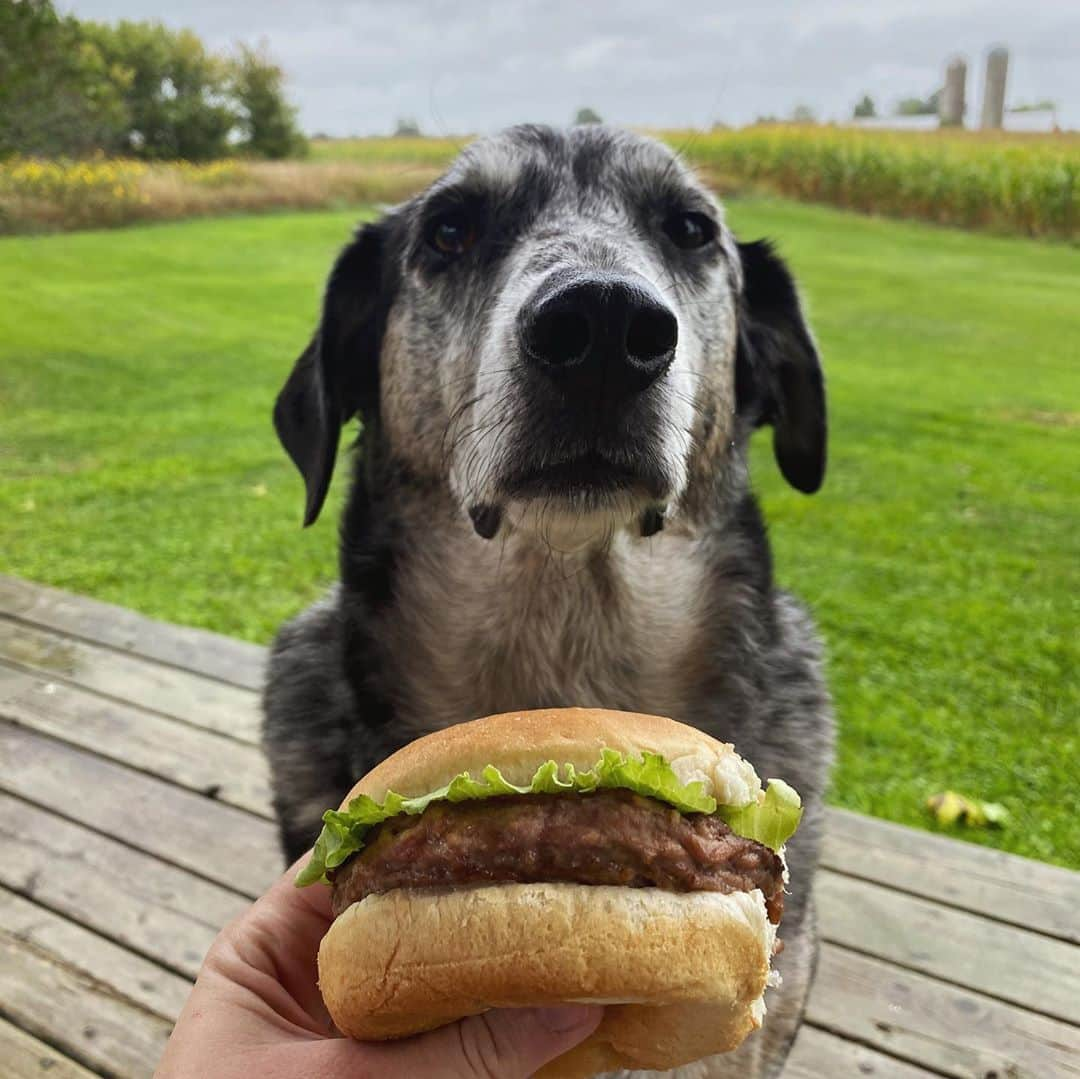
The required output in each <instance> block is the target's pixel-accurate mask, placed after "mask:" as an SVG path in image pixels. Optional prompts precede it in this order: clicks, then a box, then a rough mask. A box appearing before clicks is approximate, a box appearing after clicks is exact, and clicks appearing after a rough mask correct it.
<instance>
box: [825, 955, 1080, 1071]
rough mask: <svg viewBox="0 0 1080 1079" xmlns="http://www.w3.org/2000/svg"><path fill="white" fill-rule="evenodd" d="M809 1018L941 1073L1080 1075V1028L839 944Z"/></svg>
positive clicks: (828, 961)
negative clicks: (893, 964)
mask: <svg viewBox="0 0 1080 1079" xmlns="http://www.w3.org/2000/svg"><path fill="white" fill-rule="evenodd" d="M806 1017H807V1021H808V1022H811V1023H814V1024H815V1025H817V1026H820V1027H823V1028H824V1029H826V1030H829V1031H831V1032H832V1033H834V1034H838V1035H840V1036H841V1037H843V1038H847V1039H849V1040H851V1041H855V1042H861V1043H862V1044H864V1045H869V1046H872V1047H873V1048H876V1049H879V1050H881V1051H882V1052H886V1053H888V1054H890V1055H891V1056H896V1057H900V1058H902V1059H904V1060H909V1061H912V1062H916V1063H918V1064H920V1065H922V1066H924V1067H928V1068H932V1069H933V1070H934V1071H936V1072H939V1073H941V1074H942V1075H949V1076H956V1077H957V1079H967V1077H969V1076H973V1075H978V1076H983V1075H991V1074H996V1075H1000V1076H1010V1077H1011V1079H1025V1077H1030V1079H1039V1077H1042V1076H1047V1075H1058V1076H1063V1077H1064V1076H1070V1075H1071V1076H1080V1030H1078V1029H1077V1028H1076V1027H1074V1026H1069V1025H1068V1024H1066V1023H1060V1022H1058V1021H1057V1020H1054V1019H1047V1018H1046V1017H1045V1016H1041V1015H1035V1014H1034V1013H1032V1012H1029V1011H1024V1010H1022V1009H1020V1008H1017V1007H1014V1006H1013V1005H1011V1004H1003V1003H1001V1002H1000V1001H997V1000H993V999H991V998H990V997H985V996H981V995H979V994H976V993H972V992H970V991H968V990H966V989H959V988H956V987H955V986H951V985H946V984H945V983H943V982H940V981H936V980H935V979H933V978H928V977H926V976H925V975H922V974H914V973H912V972H911V971H905V970H901V969H900V968H899V967H895V966H891V965H890V964H888V963H884V962H882V961H881V960H879V959H871V958H870V957H868V956H864V955H859V954H857V953H855V952H849V951H846V950H845V949H843V948H839V947H837V946H836V945H835V944H825V945H823V946H822V949H821V956H820V960H819V966H818V973H817V979H816V981H815V982H814V988H813V991H812V992H811V994H810V1003H809V1006H808V1008H807V1012H806Z"/></svg>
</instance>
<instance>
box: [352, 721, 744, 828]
mask: <svg viewBox="0 0 1080 1079" xmlns="http://www.w3.org/2000/svg"><path fill="white" fill-rule="evenodd" d="M604 749H613V750H616V751H617V752H619V753H622V754H623V755H624V756H633V757H640V756H641V754H642V753H643V752H649V753H659V754H661V755H662V756H663V757H664V758H665V759H666V760H667V761H668V763H669V764H670V765H671V767H672V769H673V770H674V772H675V774H676V775H677V776H678V777H679V780H680V782H682V783H691V782H694V781H697V782H699V783H701V784H702V786H703V787H704V789H705V791H706V793H708V794H711V795H712V796H713V797H714V798H715V799H716V801H717V804H719V805H746V804H747V803H748V802H754V801H757V800H758V797H759V795H760V793H761V780H760V779H759V778H758V776H757V773H756V772H755V771H754V769H753V768H752V767H751V766H750V765H749V764H748V763H747V762H746V761H744V760H743V759H742V758H741V757H740V756H739V755H738V754H737V753H736V752H735V750H734V749H733V748H732V746H731V745H730V744H729V743H727V742H718V741H717V740H716V739H715V738H711V737H710V736H709V735H707V734H705V733H703V732H702V731H699V730H696V729H695V728H693V727H688V726H686V725H685V724H683V723H676V722H675V721H674V720H673V719H664V718H663V717H661V716H647V715H641V714H640V713H637V712H613V711H610V710H608V709H606V708H542V709H537V710H536V711H531V712H504V713H503V714H502V715H497V716H490V717H488V718H487V719H477V720H474V721H473V722H471V723H458V724H454V725H453V726H450V727H446V728H444V729H443V730H441V731H435V732H434V733H432V734H428V735H426V736H425V737H423V738H420V739H418V740H417V741H415V742H411V743H410V744H409V745H407V746H405V747H404V748H403V749H399V750H398V751H397V753H394V754H393V755H392V756H390V757H387V758H386V760H384V761H383V762H382V763H381V764H379V765H377V766H376V767H375V768H373V769H372V770H371V771H370V772H368V774H367V775H366V776H364V778H363V779H361V780H360V781H359V782H358V783H357V784H356V786H355V787H353V789H352V790H351V791H350V792H349V794H348V795H347V796H346V798H345V801H344V802H342V804H341V808H342V809H344V808H345V807H346V806H347V805H348V803H349V802H350V801H351V800H352V799H353V798H355V797H356V796H357V795H358V794H366V795H368V796H369V797H370V798H374V799H375V800H376V801H377V802H381V801H382V800H383V799H384V798H385V797H386V794H387V792H388V791H394V792H395V793H396V794H400V795H402V796H403V797H405V798H414V797H417V796H419V795H423V794H428V793H430V792H431V791H433V790H438V789H439V788H440V787H444V786H446V784H448V783H449V782H450V781H451V780H452V779H453V778H454V776H456V775H460V774H461V773H462V772H469V773H471V774H472V775H473V776H476V777H479V775H480V772H481V771H482V770H483V769H484V767H486V766H487V765H489V764H493V765H495V767H496V768H498V769H499V771H500V772H501V773H502V776H503V778H504V779H506V780H507V781H509V782H510V783H513V784H515V785H516V786H526V785H528V783H529V782H530V780H531V779H532V777H533V774H534V773H535V771H536V769H537V768H538V767H539V766H540V765H541V764H543V763H544V762H545V761H549V760H553V761H555V763H556V764H558V765H559V767H560V768H562V766H563V765H565V764H572V765H573V766H574V768H575V769H578V770H579V771H584V770H586V769H588V768H592V766H593V765H594V764H596V762H597V761H598V760H599V759H600V752H601V750H604Z"/></svg>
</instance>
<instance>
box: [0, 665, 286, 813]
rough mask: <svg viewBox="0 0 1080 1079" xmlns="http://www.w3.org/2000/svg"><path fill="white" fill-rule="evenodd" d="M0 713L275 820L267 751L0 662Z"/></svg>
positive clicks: (82, 747) (32, 727)
mask: <svg viewBox="0 0 1080 1079" xmlns="http://www.w3.org/2000/svg"><path fill="white" fill-rule="evenodd" d="M0 718H3V719H8V720H11V721H12V722H14V723H17V724H19V726H22V727H28V728H30V729H32V730H35V731H39V732H41V733H42V734H48V735H51V736H52V737H53V738H57V739H61V740H63V741H65V742H68V743H69V744H71V745H73V746H78V747H79V748H81V749H87V750H90V751H91V752H93V753H97V754H99V755H100V756H103V757H108V758H109V759H110V760H114V761H118V762H119V763H121V764H126V765H129V766H130V767H132V768H138V769H139V770H140V771H143V772H149V773H150V774H151V775H155V776H159V777H160V778H161V779H165V780H167V781H168V782H170V783H173V784H176V785H177V786H181V787H186V788H188V789H189V790H193V791H197V792H198V793H201V794H206V795H208V796H209V797H212V798H216V799H218V800H220V801H222V802H227V803H228V804H229V805H234V806H238V807H239V808H240V809H247V810H249V811H250V812H252V813H257V814H259V815H260V816H263V817H267V818H270V817H271V815H272V810H271V807H270V775H269V768H268V766H267V763H266V758H265V756H264V755H263V753H262V750H261V749H259V748H258V747H257V746H253V745H250V744H248V743H242V742H237V741H235V740H234V739H232V738H224V737H222V736H221V735H220V734H216V733H214V732H213V731H209V730H206V729H204V728H202V727H193V726H190V725H189V724H187V723H181V722H179V721H177V720H175V719H169V718H167V717H165V716H161V715H157V714H156V713H153V712H147V711H145V710H143V709H140V708H138V707H136V706H135V705H130V704H124V703H121V702H120V701H116V700H113V699H111V698H108V697H101V696H99V695H98V694H96V693H93V692H91V691H90V690H85V689H81V688H80V687H78V686H73V685H69V684H68V683H66V682H55V681H51V680H50V679H49V678H48V677H46V676H45V675H40V674H35V673H32V672H29V671H24V670H20V669H18V668H15V667H12V666H10V665H8V664H6V663H3V662H2V661H0Z"/></svg>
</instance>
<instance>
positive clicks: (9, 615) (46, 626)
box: [0, 585, 270, 693]
mask: <svg viewBox="0 0 1080 1079" xmlns="http://www.w3.org/2000/svg"><path fill="white" fill-rule="evenodd" d="M39 587H43V588H44V587H48V586H47V585H42V586H39ZM79 598H89V597H79ZM135 613H136V614H138V615H139V617H140V618H145V619H146V620H147V622H149V623H150V624H151V625H152V626H153V627H154V628H155V629H159V630H161V631H163V632H167V631H169V630H176V629H178V628H179V629H194V630H198V631H199V632H201V633H206V634H208V635H209V636H210V637H212V638H217V639H218V640H220V642H221V645H222V647H224V648H227V647H228V646H229V645H235V644H243V645H250V646H251V647H252V648H259V649H261V650H262V652H263V659H264V663H265V660H266V659H267V658H268V657H269V652H270V646H269V645H265V644H256V643H255V642H254V641H245V640H241V639H240V638H239V637H229V636H227V635H226V634H223V633H214V631H213V630H204V629H201V627H199V626H182V625H178V624H177V623H173V622H162V621H159V620H158V619H155V618H150V616H149V615H144V614H142V613H141V612H139V611H136V612H135ZM0 618H2V619H4V620H5V621H8V622H18V623H19V624H20V625H23V626H27V627H28V628H30V629H33V630H36V631H37V632H39V633H52V634H55V635H56V636H57V637H66V638H68V640H72V641H81V642H82V643H83V644H92V645H95V646H96V647H98V648H105V649H108V650H109V651H110V652H115V653H116V654H117V655H121V656H134V657H136V658H137V659H145V660H146V661H147V662H148V663H158V664H160V665H161V666H162V667H171V668H172V669H173V670H174V671H183V672H184V673H185V674H197V675H199V676H200V677H202V678H206V679H208V680H209V681H211V682H220V683H221V684H222V685H223V686H231V687H232V688H234V689H244V690H247V691H248V692H249V693H258V692H259V689H257V688H256V687H254V686H252V685H251V684H250V683H249V682H240V681H237V680H236V679H232V678H223V677H222V676H221V675H220V674H214V673H213V672H211V671H207V670H205V669H204V668H199V667H193V666H191V665H190V664H186V663H177V662H176V661H174V660H170V659H163V658H162V657H160V656H155V655H152V654H150V653H149V652H143V651H140V650H138V649H136V648H123V647H121V646H120V645H118V644H113V643H112V642H111V641H103V640H102V639H101V638H100V637H90V636H87V635H86V634H85V633H76V632H75V631H74V630H71V629H66V628H60V627H58V626H55V625H53V624H51V623H49V622H39V621H38V620H37V619H35V618H30V617H27V616H26V615H25V614H21V613H19V612H18V611H0ZM264 673H265V672H264Z"/></svg>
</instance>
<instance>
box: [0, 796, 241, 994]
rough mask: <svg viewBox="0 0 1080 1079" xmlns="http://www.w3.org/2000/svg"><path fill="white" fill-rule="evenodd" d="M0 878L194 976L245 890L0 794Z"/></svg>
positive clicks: (16, 889) (117, 940)
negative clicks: (236, 889)
mask: <svg viewBox="0 0 1080 1079" xmlns="http://www.w3.org/2000/svg"><path fill="white" fill-rule="evenodd" d="M0 884H3V885H4V886H5V887H7V888H9V889H11V890H12V891H14V892H17V893H19V894H20V895H23V896H25V897H26V898H28V899H32V900H33V901H34V902H35V903H38V904H40V905H42V906H45V907H48V908H49V909H50V910H52V911H54V912H56V913H57V914H59V915H61V916H63V917H64V918H67V919H68V920H70V921H73V922H77V923H78V924H80V925H83V926H86V927H88V928H90V929H92V930H94V931H95V932H96V933H98V934H100V935H101V936H103V937H107V938H108V939H109V940H112V941H114V942H115V943H117V944H121V945H123V946H124V947H127V948H130V949H131V950H133V951H136V952H138V953H140V954H141V955H144V956H146V957H148V958H150V959H152V960H154V961H155V962H157V963H160V964H162V965H164V966H166V967H169V968H170V969H172V970H174V971H176V972H178V973H180V974H182V975H185V976H186V977H188V978H194V977H195V975H196V974H197V973H198V971H199V965H200V964H201V963H202V959H203V956H204V955H205V954H206V949H207V948H208V947H209V946H210V942H211V941H212V940H213V939H214V937H215V936H216V935H217V932H218V930H219V929H221V927H222V926H223V925H225V923H226V922H228V921H230V920H231V919H232V918H235V917H236V916H237V915H238V914H240V913H241V912H242V911H243V910H244V909H245V908H246V907H247V905H248V902H247V900H246V899H245V898H243V897H242V896H239V895H237V894H236V893H235V892H230V891H228V890H226V889H225V888H222V887H221V886H220V885H216V884H212V883H210V882H209V881H206V880H203V879H202V878H201V877H196V876H194V875H193V874H191V873H188V872H186V871H185V870H183V869H178V868H176V867H175V866H172V865H167V864H166V863H165V862H162V861H159V860H158V859H157V858H155V857H153V856H152V855H149V854H144V853H143V852H141V851H137V850H133V849H132V848H131V847H127V846H124V845H123V844H122V843H118V842H116V841H115V840H113V839H109V838H108V837H106V836H103V835H99V834H98V833H97V832H93V831H91V830H90V829H89V828H86V827H84V826H82V825H81V824H76V823H74V822H72V821H68V820H65V819H64V818H62V817H58V816H56V815H55V814H54V813H49V812H47V811H46V810H43V809H40V808H38V807H37V806H34V805H31V804H30V803H28V802H24V801H21V800H20V799H17V798H13V797H11V796H10V795H7V794H0Z"/></svg>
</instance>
